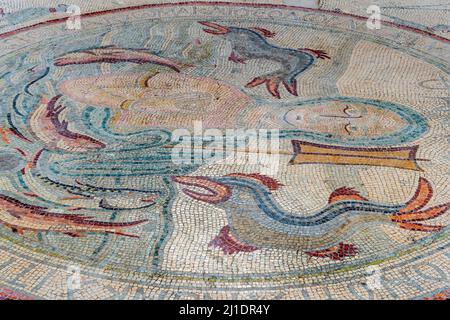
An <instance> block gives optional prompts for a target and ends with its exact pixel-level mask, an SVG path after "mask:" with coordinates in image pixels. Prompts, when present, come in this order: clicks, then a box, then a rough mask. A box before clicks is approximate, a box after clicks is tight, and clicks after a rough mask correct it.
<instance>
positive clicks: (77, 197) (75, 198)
mask: <svg viewBox="0 0 450 320" xmlns="http://www.w3.org/2000/svg"><path fill="white" fill-rule="evenodd" d="M88 198H89V197H86V196H82V195H75V196H71V197H64V198H61V201H69V200H78V199H88Z"/></svg>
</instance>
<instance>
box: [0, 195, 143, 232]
mask: <svg viewBox="0 0 450 320" xmlns="http://www.w3.org/2000/svg"><path fill="white" fill-rule="evenodd" d="M147 221H148V220H137V221H131V222H103V221H96V220H93V219H92V218H91V217H86V216H83V215H80V214H64V213H54V212H49V211H48V209H47V208H44V207H40V206H35V205H31V204H26V203H23V202H21V201H19V200H17V199H14V198H12V197H8V196H6V195H2V194H0V224H3V225H5V226H7V227H9V228H11V230H12V231H13V232H17V233H19V234H23V231H24V230H30V231H52V232H58V233H63V234H66V235H69V236H72V237H81V236H82V235H83V234H84V233H87V232H94V233H111V234H117V235H122V236H128V237H134V238H138V236H136V235H133V234H128V233H124V232H123V229H124V228H127V227H133V226H137V225H140V224H142V223H145V222H147Z"/></svg>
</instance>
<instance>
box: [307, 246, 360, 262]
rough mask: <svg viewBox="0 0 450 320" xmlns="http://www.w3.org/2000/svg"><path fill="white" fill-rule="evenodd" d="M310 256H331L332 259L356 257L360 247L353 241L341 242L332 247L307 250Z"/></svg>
mask: <svg viewBox="0 0 450 320" xmlns="http://www.w3.org/2000/svg"><path fill="white" fill-rule="evenodd" d="M305 253H306V254H307V255H308V256H310V257H318V258H330V259H331V260H342V259H343V258H345V257H354V256H356V255H357V254H358V248H357V247H356V246H355V245H353V244H351V243H343V242H340V243H339V244H338V245H337V246H333V247H330V248H326V249H322V250H316V251H307V252H305Z"/></svg>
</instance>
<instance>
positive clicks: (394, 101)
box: [0, 3, 450, 299]
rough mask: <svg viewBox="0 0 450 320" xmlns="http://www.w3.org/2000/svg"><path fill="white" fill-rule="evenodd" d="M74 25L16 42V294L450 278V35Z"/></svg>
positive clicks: (257, 24)
mask: <svg viewBox="0 0 450 320" xmlns="http://www.w3.org/2000/svg"><path fill="white" fill-rule="evenodd" d="M67 23H68V21H66V19H65V18H62V19H57V20H49V21H46V22H43V23H40V24H38V25H34V26H29V27H24V28H22V29H18V30H16V31H11V32H9V33H3V34H0V39H1V41H2V43H4V45H2V48H1V49H0V66H3V67H2V69H0V96H1V101H2V102H3V104H2V108H1V109H0V110H1V113H0V120H1V122H0V136H1V141H2V142H1V143H2V145H1V149H0V152H1V153H0V173H1V176H0V190H1V192H0V223H1V224H2V225H1V227H0V246H1V251H0V254H1V261H0V264H1V263H5V268H6V266H8V265H14V266H15V267H14V270H11V273H14V272H17V273H20V274H21V276H18V277H15V276H14V275H13V274H2V278H0V285H1V286H3V285H4V286H5V287H7V288H8V289H7V290H16V291H17V292H20V294H23V295H27V296H31V297H37V298H64V299H66V298H71V299H72V298H73V299H82V298H85V299H86V298H87V299H90V298H94V299H101V298H103V299H107V298H133V299H140V298H160V299H165V298H192V297H193V298H199V299H207V298H239V299H241V298H251V299H259V298H266V299H270V298H278V299H320V298H327V299H330V298H331V299H343V298H347V299H361V298H369V299H374V298H376V299H405V298H408V299H410V298H416V297H422V296H429V295H432V294H434V293H435V292H440V291H442V290H444V289H446V287H448V272H449V270H448V266H449V265H450V264H449V263H448V250H447V249H446V248H447V246H448V228H447V225H448V222H449V216H448V213H447V210H448V209H449V208H450V203H449V199H450V188H449V186H450V178H449V176H448V172H449V166H450V164H449V161H448V149H449V142H448V140H447V136H448V129H447V128H448V120H447V118H448V117H446V115H447V113H448V82H449V65H448V62H447V61H446V59H445V56H444V53H445V52H446V50H447V52H448V42H449V41H448V40H447V39H445V38H441V37H439V36H436V35H434V34H431V33H427V32H424V31H421V30H416V29H414V28H412V27H406V26H403V25H398V24H394V23H385V24H383V25H382V28H381V29H380V30H370V29H368V28H367V26H366V19H365V18H364V17H357V16H351V15H346V14H344V13H340V12H335V11H324V10H313V9H305V8H303V9H302V8H295V7H286V6H279V7H277V6H274V5H233V4H223V5H212V4H207V3H202V4H192V5H189V4H183V5H180V4H178V5H177V4H173V5H168V4H167V5H160V6H158V5H148V6H139V7H130V8H122V9H118V10H109V11H99V12H92V13H89V14H85V15H82V19H81V29H79V30H78V29H68V25H67ZM447 60H448V59H447ZM6 70H7V72H6ZM266 145H270V146H271V149H270V150H269V149H265V146H266ZM268 150H269V151H268ZM242 154H244V155H243V156H242ZM252 154H253V156H251V155H252ZM255 154H256V155H255ZM239 155H241V156H242V157H239ZM70 270H72V271H74V272H75V273H76V274H78V275H79V277H80V278H81V282H80V283H79V286H78V287H74V286H72V285H70V283H71V281H72V280H73V279H72V278H73V275H72V273H71V271H70ZM69 271H70V272H69ZM68 272H69V273H68ZM27 274H30V275H31V274H32V275H33V276H32V277H31V276H30V277H27V276H26V275H27ZM7 278H8V279H10V280H5V279H7ZM11 279H14V280H11ZM35 279H39V280H38V281H36V280H35ZM25 288H26V289H25ZM0 289H1V288H0ZM5 290H6V289H5ZM5 292H6V291H5ZM8 292H10V291H8ZM0 293H1V291H0Z"/></svg>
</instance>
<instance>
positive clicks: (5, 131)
mask: <svg viewBox="0 0 450 320" xmlns="http://www.w3.org/2000/svg"><path fill="white" fill-rule="evenodd" d="M9 134H11V130H10V129H3V128H0V137H1V139H2V141H3V142H4V143H5V144H10V143H11V141H10V140H9V137H8V135H9Z"/></svg>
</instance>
